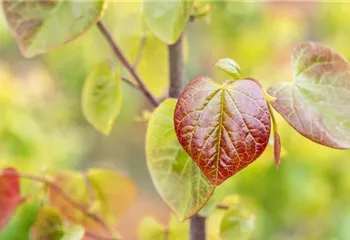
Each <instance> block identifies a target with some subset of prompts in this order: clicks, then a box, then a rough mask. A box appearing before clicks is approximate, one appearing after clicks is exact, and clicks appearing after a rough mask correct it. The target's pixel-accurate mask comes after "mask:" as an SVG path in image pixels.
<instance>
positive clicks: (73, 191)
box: [49, 169, 136, 236]
mask: <svg viewBox="0 0 350 240" xmlns="http://www.w3.org/2000/svg"><path fill="white" fill-rule="evenodd" d="M53 177H54V181H55V182H56V183H57V184H59V185H60V186H61V188H63V189H64V190H65V192H66V193H67V194H68V195H69V196H71V197H72V198H74V199H75V200H76V201H78V202H79V203H80V204H82V205H83V206H84V207H85V208H86V209H89V210H90V211H92V212H94V213H96V214H97V215H99V216H101V217H102V218H103V219H105V222H106V223H107V224H108V225H109V226H110V227H111V228H113V229H114V228H115V227H116V226H117V224H118V221H119V218H120V217H121V215H122V214H123V213H124V212H125V211H126V210H127V208H128V207H129V206H130V205H131V204H132V202H133V200H134V198H135V197H136V188H135V186H134V184H133V183H132V182H131V180H130V179H129V178H127V177H124V176H121V175H119V174H118V173H116V172H114V171H112V170H107V169H91V170H89V171H88V172H87V173H86V175H85V176H84V175H83V174H80V173H75V172H69V171H63V172H58V173H57V174H55V175H54V176H53ZM49 198H50V202H51V204H52V206H54V207H55V208H57V209H58V210H59V211H60V213H61V214H62V215H63V216H64V218H65V219H68V220H70V221H71V222H73V223H76V224H80V225H82V226H84V227H85V228H87V229H89V230H90V231H92V232H100V233H101V234H104V233H105V231H104V229H102V228H101V226H100V225H99V224H97V223H96V221H94V220H92V219H91V218H89V217H88V216H86V215H85V214H84V213H82V212H81V211H79V210H78V209H76V208H74V207H73V206H72V205H71V204H69V203H68V202H67V201H66V199H64V198H63V197H62V196H61V195H60V194H59V193H57V192H56V191H55V190H54V189H51V188H50V189H49ZM106 236H107V235H106Z"/></svg>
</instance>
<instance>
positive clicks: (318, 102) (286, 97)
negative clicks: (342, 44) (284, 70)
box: [268, 42, 350, 149]
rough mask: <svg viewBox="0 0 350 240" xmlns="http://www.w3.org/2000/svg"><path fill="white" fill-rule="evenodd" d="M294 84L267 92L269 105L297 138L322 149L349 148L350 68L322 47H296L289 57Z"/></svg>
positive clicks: (308, 44) (275, 86) (330, 50)
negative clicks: (309, 141)
mask: <svg viewBox="0 0 350 240" xmlns="http://www.w3.org/2000/svg"><path fill="white" fill-rule="evenodd" d="M291 64H292V73H293V78H294V82H282V83H277V84H275V85H274V86H272V87H270V88H269V89H268V93H269V94H271V95H272V96H274V97H276V98H277V99H276V101H274V102H271V105H272V106H273V107H274V108H275V109H276V110H277V112H279V113H280V114H281V115H282V117H283V118H284V119H285V120H286V121H287V122H288V123H289V124H290V125H291V126H292V127H293V128H294V129H295V130H297V131H298V132H299V133H300V134H302V135H303V136H305V137H307V138H308V139H310V140H312V141H314V142H317V143H320V144H322V145H325V146H328V147H332V148H338V149H348V148H350V110H349V102H350V66H349V64H348V63H347V62H346V61H345V59H344V58H343V57H342V56H341V55H340V54H338V53H337V52H335V51H333V50H332V49H330V48H328V47H327V46H325V45H322V44H320V43H314V42H303V43H299V44H298V45H297V46H296V47H295V48H294V50H293V53H292V59H291Z"/></svg>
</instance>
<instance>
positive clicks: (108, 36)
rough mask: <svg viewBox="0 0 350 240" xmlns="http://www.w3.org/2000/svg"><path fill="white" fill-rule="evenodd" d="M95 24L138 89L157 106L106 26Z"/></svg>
mask: <svg viewBox="0 0 350 240" xmlns="http://www.w3.org/2000/svg"><path fill="white" fill-rule="evenodd" d="M97 26H98V28H99V30H100V31H101V33H102V34H103V36H104V37H105V38H106V40H107V42H108V44H109V45H110V46H111V48H112V50H113V53H114V55H115V56H116V57H117V58H118V59H119V61H120V62H121V63H122V65H123V66H124V67H125V68H126V69H127V70H128V72H129V73H130V74H131V76H132V77H133V78H134V79H135V81H136V82H137V84H138V85H139V87H140V91H142V93H143V94H144V96H145V97H146V98H147V99H148V100H149V102H150V103H151V104H152V105H153V106H154V107H157V106H158V100H157V99H156V98H155V97H154V96H153V95H152V93H151V92H150V91H149V90H148V89H147V87H146V85H145V84H144V83H143V81H142V80H141V78H140V77H139V75H138V74H137V73H136V71H135V69H134V68H133V67H132V66H131V64H130V63H129V62H128V60H127V59H126V57H125V56H124V54H123V52H122V51H121V49H120V48H119V46H118V45H117V43H116V42H115V41H114V39H113V38H112V35H111V34H110V32H109V31H108V30H107V28H106V27H105V26H104V25H103V23H102V22H101V21H99V22H97Z"/></svg>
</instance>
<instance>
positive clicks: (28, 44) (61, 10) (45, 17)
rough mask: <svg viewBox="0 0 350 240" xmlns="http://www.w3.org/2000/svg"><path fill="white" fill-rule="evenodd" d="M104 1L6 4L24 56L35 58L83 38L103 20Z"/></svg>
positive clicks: (8, 17)
mask: <svg viewBox="0 0 350 240" xmlns="http://www.w3.org/2000/svg"><path fill="white" fill-rule="evenodd" d="M105 6H106V4H105V2H104V1H76V2H75V1H57V0H52V1H3V9H4V14H5V17H6V20H7V22H8V24H9V27H10V28H11V30H12V32H13V34H14V36H15V37H16V40H17V43H18V45H19V47H20V49H21V50H22V53H23V54H24V55H25V56H27V57H32V56H35V55H37V54H40V53H45V52H47V51H49V50H52V49H54V48H57V47H59V46H61V45H63V44H65V43H67V42H70V41H72V40H74V39H75V38H77V37H78V36H80V35H82V34H83V33H84V32H85V31H87V30H88V29H89V28H90V27H92V26H93V25H94V24H95V23H96V22H97V21H98V20H99V19H100V17H101V15H102V12H103V10H104V8H105Z"/></svg>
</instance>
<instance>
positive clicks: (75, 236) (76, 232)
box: [61, 226, 85, 240]
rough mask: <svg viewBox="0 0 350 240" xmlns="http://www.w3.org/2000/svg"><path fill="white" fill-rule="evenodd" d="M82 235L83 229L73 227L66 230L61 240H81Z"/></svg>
mask: <svg viewBox="0 0 350 240" xmlns="http://www.w3.org/2000/svg"><path fill="white" fill-rule="evenodd" d="M84 234H85V229H84V228H83V227H80V226H75V227H72V228H70V229H68V230H66V231H65V233H64V236H63V237H62V238H61V240H80V239H83V237H84Z"/></svg>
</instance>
